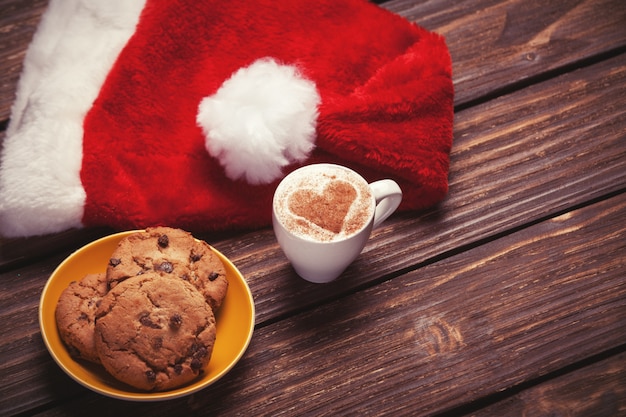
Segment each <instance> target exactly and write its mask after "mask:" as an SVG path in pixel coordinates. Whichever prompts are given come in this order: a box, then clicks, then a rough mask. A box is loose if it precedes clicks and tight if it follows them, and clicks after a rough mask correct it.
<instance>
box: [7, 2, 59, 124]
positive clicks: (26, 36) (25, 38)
mask: <svg viewBox="0 0 626 417" xmlns="http://www.w3.org/2000/svg"><path fill="white" fill-rule="evenodd" d="M47 4H48V1H47V0H0V39H1V40H0V74H2V75H1V76H0V122H2V121H5V120H7V119H8V118H9V112H10V108H11V105H12V104H13V100H14V98H15V91H16V86H17V81H18V79H19V75H20V73H21V71H22V62H23V61H24V56H25V55H26V47H27V46H28V44H29V43H30V41H31V39H32V37H33V34H34V33H35V29H36V28H37V24H38V23H39V20H40V16H41V14H42V13H43V10H44V9H45V7H46V5H47Z"/></svg>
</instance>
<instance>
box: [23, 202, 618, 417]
mask: <svg viewBox="0 0 626 417" xmlns="http://www.w3.org/2000/svg"><path fill="white" fill-rule="evenodd" d="M625 216H626V195H621V196H618V197H615V198H614V199H610V200H607V201H604V202H601V203H598V204H594V205H591V206H589V207H585V208H583V209H580V210H576V211H573V212H570V213H567V214H564V215H562V216H559V217H556V218H554V219H551V220H547V221H545V222H541V223H539V224H536V225H534V226H532V227H529V228H527V229H524V230H521V231H519V232H517V233H514V234H511V235H509V236H506V237H504V238H502V239H498V240H496V241H493V242H490V243H488V244H486V245H483V246H480V247H478V248H475V249H473V250H470V251H468V252H464V253H462V254H459V255H456V256H453V257H451V258H449V259H446V260H443V261H441V262H437V263H434V264H432V265H429V266H427V267H425V268H421V269H419V270H417V271H414V272H411V273H408V274H406V275H404V276H401V277H398V278H396V279H393V280H390V281H388V282H385V283H383V284H381V285H378V286H376V287H373V288H370V289H367V290H365V291H361V292H358V293H356V294H353V295H350V296H347V297H345V298H343V299H341V300H338V301H336V302H332V303H329V304H327V305H325V306H321V307H319V308H317V309H315V310H313V311H310V312H306V313H303V314H299V315H296V316H293V317H290V318H287V319H285V320H281V321H280V322H277V323H273V324H270V325H267V326H264V327H262V328H260V329H257V331H256V332H255V334H254V336H253V340H252V343H251V345H250V347H249V349H248V351H247V353H246V354H245V356H244V358H243V359H242V361H241V362H240V363H239V365H237V366H236V367H235V369H234V370H233V371H232V373H230V374H229V375H227V376H226V377H225V378H224V379H223V380H222V381H220V382H219V383H218V384H216V385H215V386H213V387H210V388H208V389H207V390H205V391H203V392H202V393H199V394H196V395H194V396H192V397H190V398H187V399H181V400H178V401H172V402H168V403H164V404H156V405H154V404H152V405H143V404H142V405H134V404H133V405H131V406H130V408H128V407H129V405H127V404H126V403H121V402H118V401H109V400H103V399H101V398H99V397H98V396H97V395H95V394H93V395H92V394H88V395H82V396H81V397H80V398H76V399H72V400H71V401H68V402H67V403H65V404H63V405H62V406H61V407H59V408H58V409H57V412H59V413H60V414H72V413H73V412H77V411H78V410H80V409H81V407H89V406H90V405H93V404H95V403H96V402H97V404H100V406H99V408H98V409H94V411H93V412H94V415H104V411H103V410H104V409H106V412H107V413H115V412H124V411H126V412H134V413H140V414H143V413H146V414H145V415H147V414H148V413H149V414H150V415H168V414H169V413H174V412H176V413H179V414H185V413H191V412H198V413H199V414H202V412H204V414H205V415H221V414H223V415H237V414H245V415H281V414H292V413H296V414H298V415H302V416H304V415H317V416H323V415H343V414H345V413H346V412H348V411H349V412H350V413H354V414H355V415H358V414H363V413H364V414H370V415H382V414H385V413H389V414H393V415H425V414H434V413H439V412H445V411H447V410H451V409H456V408H457V407H459V406H460V405H462V404H464V403H467V402H472V401H474V400H476V398H480V397H482V396H484V395H487V394H490V393H493V392H501V391H504V390H507V389H511V388H512V387H515V386H516V385H518V384H520V383H522V382H523V381H527V380H532V379H536V378H539V377H541V376H542V375H546V374H549V373H551V372H554V371H555V370H557V369H560V368H562V367H564V366H566V365H568V364H570V363H573V362H577V361H581V360H582V359H584V358H586V357H589V356H592V355H595V354H598V353H600V352H603V351H606V350H609V349H611V348H614V347H615V346H619V345H621V344H623V342H624V340H625V338H626V287H625V286H624V285H623V277H624V276H625V274H626V260H625V259H624V258H623V257H616V256H614V254H616V253H625V251H626V239H624V236H625V235H626V224H625V223H624V222H623V221H622V219H624V218H625ZM582 306H584V308H582V309H581V308H580V307H582ZM59 372H60V371H59ZM57 374H58V372H57ZM53 376H54V373H53V372H52V374H51V376H50V378H53ZM57 377H59V375H57ZM63 379H64V378H63V377H59V382H58V383H61V382H62V381H63ZM52 380H54V379H52ZM52 380H48V381H44V382H41V381H37V380H33V381H30V382H29V383H28V386H31V387H32V386H33V385H39V389H40V390H41V391H43V392H45V391H46V390H48V389H50V388H49V386H50V383H51V381H52ZM273 384H275V385H276V386H280V389H279V390H273V389H272V386H273ZM103 407H104V408H103ZM99 410H102V411H99Z"/></svg>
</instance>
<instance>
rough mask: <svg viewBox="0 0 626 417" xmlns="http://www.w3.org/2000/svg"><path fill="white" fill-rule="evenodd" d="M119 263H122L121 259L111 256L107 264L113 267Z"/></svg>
mask: <svg viewBox="0 0 626 417" xmlns="http://www.w3.org/2000/svg"><path fill="white" fill-rule="evenodd" d="M121 263H122V260H121V259H118V258H111V259H109V265H111V266H112V267H113V268H115V267H116V266H118V265H119V264H121Z"/></svg>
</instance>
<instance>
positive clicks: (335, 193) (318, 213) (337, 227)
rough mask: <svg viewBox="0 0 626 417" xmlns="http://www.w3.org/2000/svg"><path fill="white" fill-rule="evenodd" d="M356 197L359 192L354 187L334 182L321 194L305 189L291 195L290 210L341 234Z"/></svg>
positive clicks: (342, 182)
mask: <svg viewBox="0 0 626 417" xmlns="http://www.w3.org/2000/svg"><path fill="white" fill-rule="evenodd" d="M356 197H357V192H356V190H355V189H354V187H353V186H352V185H350V184H349V183H347V182H345V181H332V182H331V183H329V184H328V185H326V187H324V189H323V190H322V192H321V193H318V192H316V191H314V190H311V189H303V190H298V191H296V192H294V193H293V194H291V196H290V197H289V210H291V212H292V213H294V214H296V215H298V216H300V217H303V218H305V219H307V220H308V221H310V222H311V223H314V224H316V225H318V226H319V227H321V228H323V229H326V230H329V231H331V232H333V233H339V232H341V228H342V226H343V222H344V220H345V218H346V215H347V214H348V211H350V206H351V205H352V203H353V202H354V200H355V199H356Z"/></svg>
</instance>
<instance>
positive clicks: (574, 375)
mask: <svg viewBox="0 0 626 417" xmlns="http://www.w3.org/2000/svg"><path fill="white" fill-rule="evenodd" d="M625 414H626V353H620V354H617V355H614V356H611V357H609V358H607V359H604V360H602V361H599V362H597V363H594V364H592V365H589V366H585V367H582V368H578V369H576V370H574V371H572V372H569V373H567V374H564V375H560V376H559V377H557V378H554V379H550V380H548V381H546V382H543V383H541V384H538V385H537V386H534V387H532V388H529V389H527V390H524V391H521V392H520V393H519V394H517V395H514V396H512V397H510V398H507V399H505V400H502V401H500V402H498V403H496V404H493V405H490V406H488V407H484V408H480V409H478V410H476V411H475V412H473V413H471V415H472V416H473V417H488V416H494V415H506V416H510V417H518V416H519V417H522V416H523V417H543V416H549V415H550V416H571V417H589V416H623V415H625Z"/></svg>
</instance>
